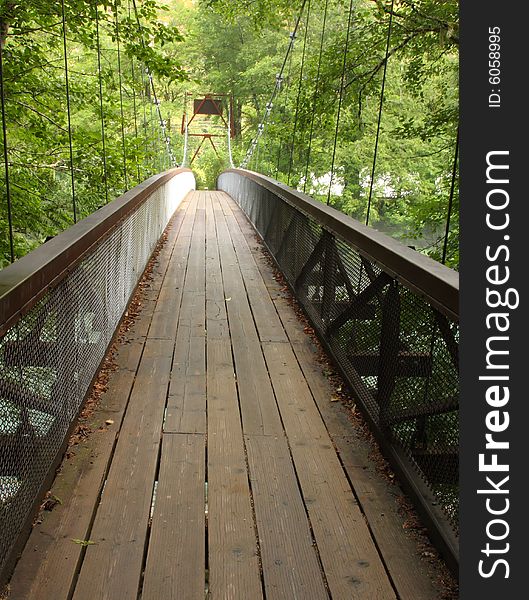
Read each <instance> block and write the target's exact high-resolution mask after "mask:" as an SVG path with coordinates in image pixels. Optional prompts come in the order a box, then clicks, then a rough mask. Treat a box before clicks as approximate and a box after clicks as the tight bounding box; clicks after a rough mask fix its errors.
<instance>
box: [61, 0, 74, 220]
mask: <svg viewBox="0 0 529 600" xmlns="http://www.w3.org/2000/svg"><path fill="white" fill-rule="evenodd" d="M61 13H62V39H63V46H64V74H65V84H66V109H67V112H68V141H69V145H70V172H71V179H72V207H73V222H74V223H77V202H76V198H75V176H74V171H73V168H74V167H73V142H72V116H71V109H70V81H69V78H68V49H67V47H66V11H65V9H64V0H61Z"/></svg>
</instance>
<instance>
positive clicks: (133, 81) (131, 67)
mask: <svg viewBox="0 0 529 600" xmlns="http://www.w3.org/2000/svg"><path fill="white" fill-rule="evenodd" d="M127 8H128V16H129V21H132V13H131V8H130V0H128V4H127ZM130 69H131V75H132V105H133V110H134V139H135V147H136V152H135V153H134V154H135V159H134V161H135V163H136V173H137V175H138V183H140V181H141V169H140V163H139V161H138V149H139V141H138V112H137V106H136V69H135V68H134V56H131V57H130Z"/></svg>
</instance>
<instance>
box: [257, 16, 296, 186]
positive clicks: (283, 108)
mask: <svg viewBox="0 0 529 600" xmlns="http://www.w3.org/2000/svg"><path fill="white" fill-rule="evenodd" d="M300 18H301V15H300ZM290 35H291V38H292V48H291V52H290V59H289V61H288V71H287V76H286V77H285V82H286V83H285V88H286V89H285V91H284V93H283V97H284V98H285V100H284V102H283V104H282V106H281V109H280V113H281V115H282V117H283V120H284V117H285V116H286V105H287V98H286V96H285V95H286V94H287V93H288V90H289V89H290V82H291V77H290V75H291V73H292V59H293V57H294V42H295V41H296V32H295V31H294V33H291V34H290ZM280 83H281V84H282V83H283V79H281V82H280ZM279 91H281V87H280V88H279ZM263 132H264V125H263V127H262V131H261V134H262V133H263ZM282 150H283V141H282V138H281V137H280V138H279V145H278V147H277V164H276V175H275V178H276V179H277V178H278V175H279V166H280V164H281V153H282ZM257 153H258V155H259V139H258V143H257ZM258 160H259V156H258ZM257 170H258V168H256V171H257Z"/></svg>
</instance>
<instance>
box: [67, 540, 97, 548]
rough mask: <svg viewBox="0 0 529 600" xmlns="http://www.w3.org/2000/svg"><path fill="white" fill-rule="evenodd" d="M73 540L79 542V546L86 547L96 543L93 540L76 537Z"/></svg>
mask: <svg viewBox="0 0 529 600" xmlns="http://www.w3.org/2000/svg"><path fill="white" fill-rule="evenodd" d="M72 542H73V543H74V544H79V546H83V547H85V548H86V546H93V545H95V544H96V542H93V541H92V540H78V539H76V538H72Z"/></svg>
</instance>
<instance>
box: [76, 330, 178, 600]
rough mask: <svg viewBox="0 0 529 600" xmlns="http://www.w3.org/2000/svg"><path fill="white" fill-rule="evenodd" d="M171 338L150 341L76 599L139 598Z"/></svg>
mask: <svg viewBox="0 0 529 600" xmlns="http://www.w3.org/2000/svg"><path fill="white" fill-rule="evenodd" d="M172 352H173V342H172V341H170V340H157V339H153V340H149V339H148V340H147V343H146V345H145V351H144V354H143V359H142V362H141V364H140V367H139V369H138V373H137V377H136V381H135V384H134V388H133V390H132V395H131V399H130V402H129V408H128V410H127V413H126V415H125V418H124V421H123V426H122V429H121V432H120V436H119V440H118V443H117V445H116V450H115V453H114V458H113V461H112V465H111V467H110V471H109V474H108V478H107V482H106V485H105V488H104V490H103V494H102V497H101V503H100V505H99V508H98V511H97V514H96V517H95V521H94V525H93V528H92V532H91V534H90V541H91V542H93V544H90V545H88V546H87V547H86V554H85V558H84V561H83V564H82V567H81V571H80V574H79V579H78V582H77V586H76V589H75V593H74V596H73V598H74V599H75V600H97V599H101V600H102V599H106V600H110V599H115V598H120V599H123V600H126V599H128V598H134V599H135V598H136V596H137V592H138V586H139V582H140V575H141V567H142V562H143V552H144V546H145V540H146V535H147V527H148V522H149V513H150V508H151V497H152V490H153V484H154V476H155V472H156V465H157V460H158V449H159V444H160V434H161V427H162V419H163V413H164V406H165V400H166V395H167V387H168V383H169V372H170V368H171V357H172Z"/></svg>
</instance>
